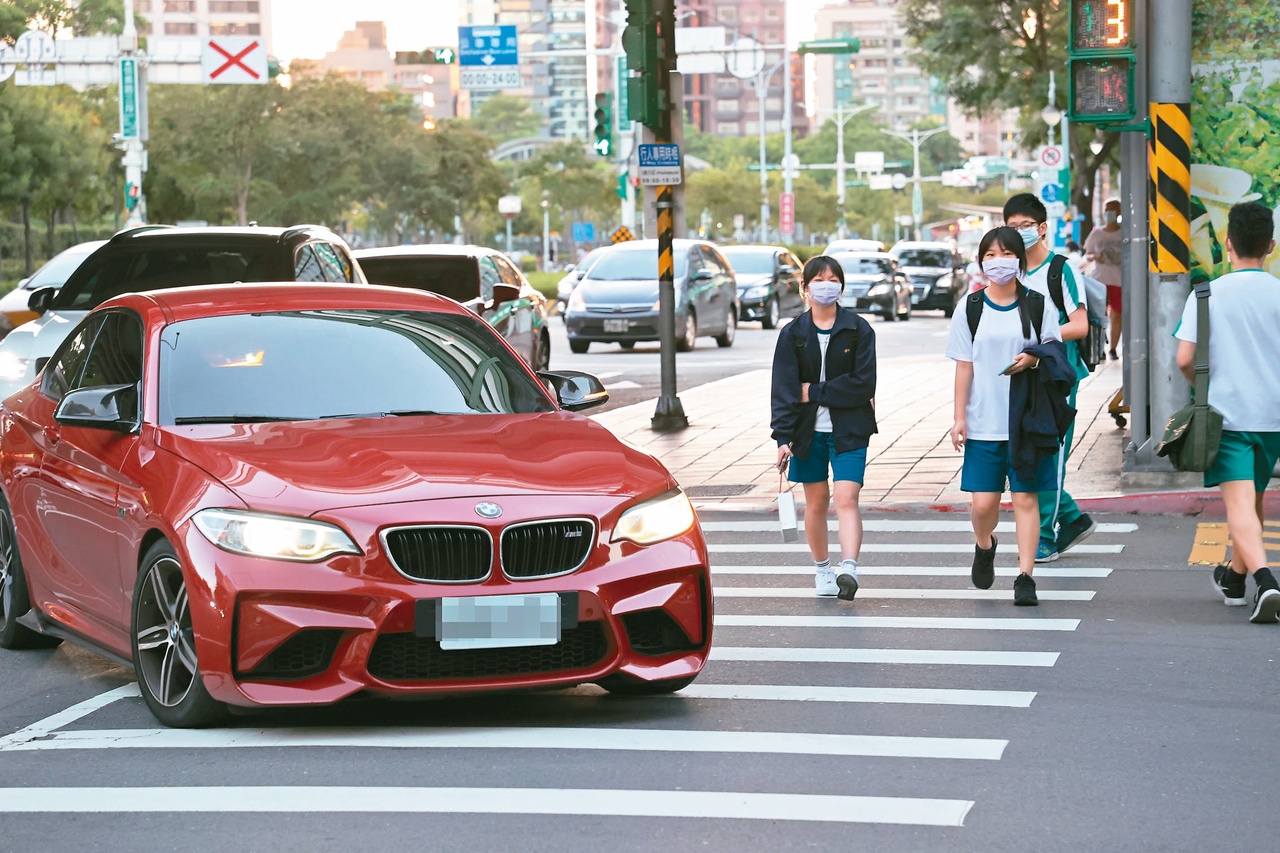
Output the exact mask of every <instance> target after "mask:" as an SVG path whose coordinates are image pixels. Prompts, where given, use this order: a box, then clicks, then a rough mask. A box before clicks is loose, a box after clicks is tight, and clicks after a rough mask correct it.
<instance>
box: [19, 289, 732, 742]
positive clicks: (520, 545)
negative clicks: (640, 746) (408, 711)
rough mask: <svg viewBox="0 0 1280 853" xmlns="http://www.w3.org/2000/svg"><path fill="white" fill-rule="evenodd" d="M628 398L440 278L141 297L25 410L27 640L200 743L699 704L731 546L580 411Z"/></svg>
mask: <svg viewBox="0 0 1280 853" xmlns="http://www.w3.org/2000/svg"><path fill="white" fill-rule="evenodd" d="M607 399H608V394H607V393H606V392H605V390H604V386H603V385H601V384H600V381H599V380H598V379H596V378H595V377H593V376H590V375H588V374H585V373H580V372H577V371H562V372H558V373H557V372H551V371H544V372H542V373H541V374H537V375H535V374H534V373H533V372H532V371H531V370H530V369H529V368H528V366H527V365H526V364H524V363H523V362H522V361H521V360H520V359H519V358H517V357H516V356H515V355H513V354H512V353H511V351H510V348H509V347H507V346H506V345H505V344H503V343H502V341H501V340H500V338H499V336H498V335H497V333H496V332H494V330H493V329H492V328H491V327H490V326H488V325H487V324H486V323H484V321H482V320H481V319H480V318H479V317H477V316H475V314H474V313H472V312H470V311H468V310H467V309H465V308H463V307H461V306H460V305H457V304H456V303H453V302H451V301H449V300H448V299H443V298H441V297H438V296H435V295H432V294H428V293H422V292H419V291H415V290H410V289H405V288H391V287H377V286H368V285H356V286H344V285H315V284H312V285H298V284H288V283H281V284H273V285H272V286H271V287H265V288H264V287H261V286H254V285H239V284H233V285H219V286H212V287H193V288H180V289H175V290H167V291H153V292H150V293H130V294H125V295H123V296H120V297H117V298H115V299H113V300H110V301H109V302H107V303H105V304H103V305H101V306H99V307H98V308H97V309H96V310H94V311H93V312H92V313H90V314H89V315H88V316H87V317H86V318H85V319H84V320H83V321H81V322H80V323H78V324H76V325H75V326H74V327H73V329H72V332H71V334H70V336H69V337H68V338H67V340H66V341H65V342H64V344H63V345H62V346H61V347H60V348H59V349H58V351H57V352H56V353H55V354H54V355H53V358H52V359H51V361H50V362H49V366H48V368H47V369H46V370H45V371H44V373H43V375H42V377H41V380H40V381H39V382H38V383H35V384H33V385H31V386H30V387H28V388H26V389H24V390H23V391H22V392H21V393H19V394H17V395H14V396H13V397H10V398H8V399H7V400H5V401H4V403H3V407H4V411H3V416H2V417H0V487H2V491H3V495H2V499H0V543H3V547H4V549H5V550H4V563H3V566H4V569H5V574H4V581H5V590H4V596H3V599H2V601H3V611H2V612H0V646H3V647H5V648H10V649H13V648H20V647H23V646H29V645H33V644H37V645H38V644H41V643H45V644H47V643H48V642H56V641H58V640H70V641H72V642H74V643H77V644H80V645H83V646H86V647H88V648H90V649H94V650H97V651H99V652H102V653H103V654H105V655H107V656H109V657H111V658H112V659H115V660H122V661H126V662H129V663H131V664H132V665H133V668H134V671H135V672H136V675H137V680H138V686H139V689H140V691H141V693H142V698H143V700H144V701H145V703H146V704H147V706H148V708H149V709H150V710H151V712H152V713H153V714H154V715H155V717H156V718H157V719H158V720H159V721H160V722H161V723H163V724H165V725H168V726H179V727H185V726H200V725H206V724H209V723H210V722H213V721H215V720H217V719H218V718H219V717H220V716H222V713H223V711H224V710H225V709H226V707H227V706H228V705H232V706H241V707H248V708H254V707H264V706H276V705H316V704H326V703H332V702H336V701H338V700H340V699H343V698H345V697H347V696H351V695H353V694H356V693H361V692H368V693H372V694H379V695H384V696H397V697H415V696H428V695H440V694H448V693H464V692H465V693H474V692H477V691H494V690H514V689H518V690H524V689H529V688H545V687H568V686H572V685H575V684H580V683H585V682H594V683H596V684H600V685H601V686H603V687H604V688H605V689H607V690H610V691H613V692H617V693H623V694H628V693H629V694H651V693H668V692H672V691H675V690H679V689H681V688H682V687H684V686H686V685H688V684H689V683H690V682H692V681H693V680H694V678H695V677H696V676H697V675H698V673H699V671H700V670H701V669H702V667H703V665H704V663H705V662H706V659H707V655H708V653H709V651H710V644H711V626H712V599H711V579H710V574H709V570H708V562H709V561H708V554H707V546H706V542H705V541H704V539H703V536H702V532H701V529H700V527H699V525H698V521H697V517H696V516H695V514H694V510H693V507H692V505H691V504H690V502H689V499H688V498H687V497H686V496H685V494H684V493H683V492H682V491H681V490H680V488H679V486H678V485H677V484H676V481H675V480H674V479H673V477H672V476H671V474H670V473H669V472H668V471H667V470H666V468H664V467H663V465H662V464H661V463H660V462H659V461H658V460H657V459H656V458H654V457H653V456H651V455H649V454H647V453H645V452H643V451H640V450H638V449H636V448H634V447H633V446H631V445H628V444H625V443H623V442H621V441H619V440H618V439H617V438H615V437H614V436H613V435H612V434H611V433H610V432H609V431H608V430H607V429H605V428H604V427H602V426H601V425H600V424H598V423H596V422H594V421H592V420H590V419H588V418H586V417H584V416H582V415H579V414H577V413H576V410H579V409H584V408H587V407H589V406H592V405H595V404H597V403H601V402H604V401H605V400H607ZM575 459H580V460H590V464H573V461H572V460H575ZM19 555H20V556H21V559H19Z"/></svg>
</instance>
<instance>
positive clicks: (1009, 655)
mask: <svg viewBox="0 0 1280 853" xmlns="http://www.w3.org/2000/svg"><path fill="white" fill-rule="evenodd" d="M711 660H713V661H726V662H734V663H741V662H752V663H888V664H921V665H925V666H929V665H941V666H1039V667H1051V666H1053V665H1054V664H1056V663H1057V662H1058V652H998V651H966V650H961V649H815V648H776V647H775V648H756V647H749V646H725V645H721V644H717V645H715V646H712V648H711Z"/></svg>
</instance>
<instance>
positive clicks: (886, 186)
mask: <svg viewBox="0 0 1280 853" xmlns="http://www.w3.org/2000/svg"><path fill="white" fill-rule="evenodd" d="M867 186H868V187H870V188H871V189H873V190H891V189H893V176H892V175H867Z"/></svg>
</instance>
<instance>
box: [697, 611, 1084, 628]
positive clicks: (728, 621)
mask: <svg viewBox="0 0 1280 853" xmlns="http://www.w3.org/2000/svg"><path fill="white" fill-rule="evenodd" d="M715 625H716V627H718V628H720V627H723V628H867V629H872V628H915V629H925V628H936V629H940V630H953V631H1074V630H1075V629H1076V628H1078V627H1079V626H1080V620H1079V619H1020V618H1017V617H1013V616H1010V617H1007V618H984V617H963V616H954V617H953V616H768V615H764V616H739V615H732V614H727V613H717V614H716V616H715Z"/></svg>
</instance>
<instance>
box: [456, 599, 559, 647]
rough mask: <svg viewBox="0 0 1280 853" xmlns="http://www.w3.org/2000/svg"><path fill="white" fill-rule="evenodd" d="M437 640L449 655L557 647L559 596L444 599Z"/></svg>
mask: <svg viewBox="0 0 1280 853" xmlns="http://www.w3.org/2000/svg"><path fill="white" fill-rule="evenodd" d="M436 639H437V640H438V641H439V642H440V648H441V649H444V650H446V651H448V650H451V649H504V648H514V647H517V646H551V645H555V644H556V643H558V642H560V596H559V595H557V594H556V593H554V592H547V593H540V594H536V595H479V596H467V597H462V598H442V599H440V603H439V606H438V607H437V608H436Z"/></svg>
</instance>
